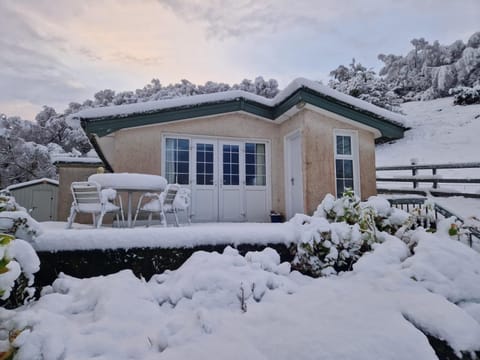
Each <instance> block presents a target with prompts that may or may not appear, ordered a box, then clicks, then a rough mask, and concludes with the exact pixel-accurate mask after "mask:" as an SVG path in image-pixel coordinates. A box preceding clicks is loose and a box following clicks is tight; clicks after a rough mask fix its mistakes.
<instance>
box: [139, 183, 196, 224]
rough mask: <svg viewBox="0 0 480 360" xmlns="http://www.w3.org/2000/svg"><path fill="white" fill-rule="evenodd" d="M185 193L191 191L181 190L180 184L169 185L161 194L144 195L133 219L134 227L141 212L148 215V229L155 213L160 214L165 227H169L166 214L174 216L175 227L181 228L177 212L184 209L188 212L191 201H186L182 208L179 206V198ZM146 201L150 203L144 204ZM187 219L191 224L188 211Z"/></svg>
mask: <svg viewBox="0 0 480 360" xmlns="http://www.w3.org/2000/svg"><path fill="white" fill-rule="evenodd" d="M185 192H188V193H189V190H188V189H184V188H181V187H180V185H178V184H169V185H167V187H166V189H165V191H163V192H162V193H161V194H155V193H146V194H143V195H142V196H141V197H140V199H139V200H138V205H137V210H136V212H135V217H134V219H133V224H134V226H135V222H136V221H137V217H138V215H139V213H140V212H146V213H148V221H147V227H148V226H150V223H151V221H152V216H153V214H155V213H158V214H159V215H160V221H161V223H162V225H163V226H165V227H166V226H168V223H167V216H166V214H173V216H174V225H175V226H179V222H178V215H177V211H178V210H183V209H185V210H186V211H187V209H188V205H189V200H186V201H185V200H184V205H183V206H182V207H180V206H178V205H179V204H178V202H179V200H180V199H179V196H181V195H182V194H185ZM182 196H183V195H182ZM188 199H189V196H188ZM145 200H148V201H147V202H145V203H144V201H145ZM142 204H143V205H142ZM186 217H187V222H188V224H190V216H189V214H188V211H187V215H186Z"/></svg>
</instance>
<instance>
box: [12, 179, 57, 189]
mask: <svg viewBox="0 0 480 360" xmlns="http://www.w3.org/2000/svg"><path fill="white" fill-rule="evenodd" d="M42 183H49V184H52V185H57V186H58V181H57V180H52V179H48V178H41V179H35V180H30V181H25V182H22V183H18V184H14V185H10V186H8V187H6V188H5V190H8V191H12V190H15V189H20V188H23V187H26V186H30V185H36V184H42Z"/></svg>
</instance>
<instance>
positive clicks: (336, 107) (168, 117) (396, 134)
mask: <svg viewBox="0 0 480 360" xmlns="http://www.w3.org/2000/svg"><path fill="white" fill-rule="evenodd" d="M301 101H304V102H305V103H308V104H311V105H314V106H317V107H319V108H323V109H325V110H328V111H331V112H333V113H335V114H338V115H341V116H344V117H346V118H349V119H352V120H354V121H357V122H359V123H361V124H364V125H367V126H370V127H373V128H376V129H378V130H379V131H380V132H381V134H382V137H384V138H387V139H398V138H401V137H403V133H404V131H405V130H407V129H406V128H404V127H403V126H401V125H399V124H396V123H394V122H392V121H391V120H388V119H384V118H381V117H379V116H378V115H376V114H373V113H370V112H368V111H365V110H363V109H358V108H355V107H354V106H351V105H350V104H346V103H343V102H341V101H339V100H337V99H335V98H332V97H330V96H326V95H323V94H320V93H318V92H316V91H313V90H311V89H308V88H300V89H298V90H296V91H295V92H294V93H293V94H291V95H290V96H288V97H287V98H286V99H284V100H283V101H282V102H280V103H279V104H278V105H277V106H275V107H270V106H267V105H264V104H261V103H258V102H255V101H251V100H248V99H244V98H238V99H234V100H228V101H222V102H216V103H206V104H199V105H195V106H183V107H177V108H168V109H164V110H159V111H156V112H154V113H151V114H139V115H130V116H125V117H118V116H117V117H105V118H99V119H82V120H81V124H82V127H83V129H84V130H85V132H86V133H87V134H96V135H97V136H99V137H102V136H105V135H108V134H110V133H112V132H115V131H117V130H120V129H124V128H131V127H137V126H144V125H151V124H159V123H164V122H170V121H176V120H185V119H191V118H196V117H202V116H212V115H219V114H225V113H229V112H236V111H245V112H248V113H251V114H253V115H256V116H260V117H263V118H266V119H269V120H276V119H277V118H278V117H279V116H281V115H282V114H284V113H285V112H287V111H288V110H289V109H291V108H292V107H293V106H296V105H297V104H298V103H299V102H301Z"/></svg>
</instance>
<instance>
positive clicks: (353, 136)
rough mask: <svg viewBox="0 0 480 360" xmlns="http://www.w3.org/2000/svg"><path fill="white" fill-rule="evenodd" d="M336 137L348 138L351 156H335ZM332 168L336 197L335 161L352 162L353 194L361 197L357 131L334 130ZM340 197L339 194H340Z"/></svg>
mask: <svg viewBox="0 0 480 360" xmlns="http://www.w3.org/2000/svg"><path fill="white" fill-rule="evenodd" d="M337 136H348V137H350V143H351V148H352V154H351V155H344V154H337ZM333 153H334V159H333V166H334V172H333V174H334V177H335V194H336V195H337V197H338V195H339V194H338V189H337V160H352V162H353V192H354V193H355V195H357V196H359V197H361V189H360V161H359V150H358V131H356V130H346V129H335V130H334V131H333ZM340 195H341V194H340Z"/></svg>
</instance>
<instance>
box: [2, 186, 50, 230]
mask: <svg viewBox="0 0 480 360" xmlns="http://www.w3.org/2000/svg"><path fill="white" fill-rule="evenodd" d="M6 190H8V191H9V192H10V194H12V196H14V197H15V200H16V201H17V203H18V204H20V205H21V206H23V207H24V208H26V209H27V211H29V212H30V215H31V216H32V217H33V218H34V219H35V220H37V221H56V220H57V203H58V181H56V180H52V179H47V178H42V179H36V180H31V181H27V182H23V183H19V184H14V185H10V186H9V187H7V188H6Z"/></svg>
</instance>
